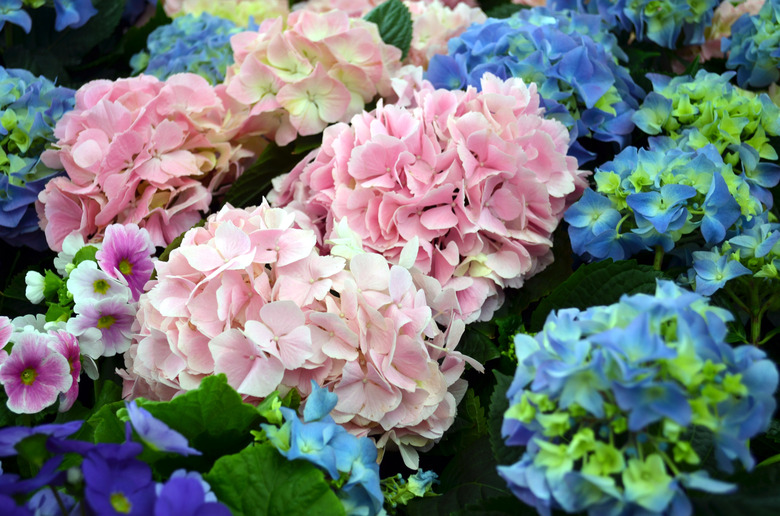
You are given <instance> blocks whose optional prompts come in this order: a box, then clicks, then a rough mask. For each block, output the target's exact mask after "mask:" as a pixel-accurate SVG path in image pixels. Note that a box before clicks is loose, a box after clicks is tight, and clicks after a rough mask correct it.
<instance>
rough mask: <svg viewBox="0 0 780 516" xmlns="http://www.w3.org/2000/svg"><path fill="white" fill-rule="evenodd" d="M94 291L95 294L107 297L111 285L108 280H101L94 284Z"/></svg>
mask: <svg viewBox="0 0 780 516" xmlns="http://www.w3.org/2000/svg"><path fill="white" fill-rule="evenodd" d="M92 289H93V290H94V291H95V294H102V295H105V294H107V293H108V291H109V290H111V285H110V284H109V283H108V282H107V281H106V280H104V279H99V280H97V281H95V282H94V283H93V284H92Z"/></svg>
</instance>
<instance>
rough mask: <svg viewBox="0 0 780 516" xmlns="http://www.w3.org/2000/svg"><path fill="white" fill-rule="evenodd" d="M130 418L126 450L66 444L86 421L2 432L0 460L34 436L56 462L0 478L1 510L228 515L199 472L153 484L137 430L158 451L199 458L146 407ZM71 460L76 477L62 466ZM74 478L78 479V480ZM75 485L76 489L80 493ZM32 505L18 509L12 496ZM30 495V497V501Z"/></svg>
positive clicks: (183, 473)
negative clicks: (71, 456) (31, 473)
mask: <svg viewBox="0 0 780 516" xmlns="http://www.w3.org/2000/svg"><path fill="white" fill-rule="evenodd" d="M128 413H129V416H130V417H129V419H130V421H128V422H127V423H126V424H125V428H126V433H125V435H126V441H125V442H124V443H119V444H116V443H97V444H93V443H89V442H85V441H76V440H72V439H68V437H69V436H71V435H73V434H74V433H76V432H77V431H78V430H79V429H80V428H81V426H82V424H83V421H71V422H68V423H62V424H51V425H40V426H37V427H33V428H29V427H8V428H3V429H2V430H0V442H2V443H3V446H2V448H0V457H3V458H5V457H12V456H14V455H16V454H17V451H16V449H15V446H16V445H17V444H18V443H20V442H21V441H22V440H24V439H26V438H27V437H30V436H32V435H45V436H48V437H47V440H46V448H47V450H49V451H50V452H51V454H52V456H51V457H50V458H49V459H48V460H47V461H46V462H45V463H44V465H43V467H41V469H40V471H39V472H38V474H37V475H36V476H35V477H33V478H30V479H21V478H19V477H18V475H14V474H10V473H0V483H2V492H1V493H0V504H2V506H3V508H4V509H5V510H6V511H10V510H12V509H11V508H13V512H12V514H16V515H24V516H27V515H29V516H32V515H33V514H59V513H60V511H61V509H62V507H64V508H65V510H66V513H67V514H81V513H84V514H128V513H130V514H155V515H158V516H174V515H176V514H209V515H214V516H229V515H230V511H229V510H228V508H227V507H225V506H224V505H223V504H221V503H220V502H218V501H217V498H216V496H215V495H214V493H213V492H211V486H209V484H208V483H207V482H206V481H205V480H203V477H201V475H200V473H197V472H195V471H186V470H183V469H179V470H176V471H174V472H173V473H171V475H170V477H169V478H168V479H167V480H166V481H165V482H156V481H155V480H154V479H153V478H152V470H151V468H150V467H149V465H148V464H147V463H145V462H143V461H142V460H140V459H138V458H137V457H138V456H139V455H140V454H141V452H142V451H143V450H144V447H143V446H142V445H141V444H140V443H139V442H136V441H132V440H131V437H132V435H133V430H135V435H137V436H138V438H139V440H140V441H142V442H144V443H147V444H150V443H152V444H154V446H153V449H157V450H161V451H166V452H169V453H176V454H179V455H185V456H186V455H200V452H199V451H198V450H194V449H192V448H190V447H189V446H187V439H186V438H185V437H184V436H182V435H181V434H180V433H178V432H176V431H175V430H172V429H171V428H169V427H168V426H167V425H166V424H165V423H163V422H161V421H159V420H157V419H155V418H154V417H153V416H152V415H151V414H150V413H149V412H147V411H146V410H144V409H143V408H140V407H136V406H134V405H131V406H128ZM68 453H76V454H78V455H80V456H81V457H82V458H83V459H82V461H81V463H80V464H78V465H75V466H72V467H71V468H70V475H68V474H67V473H66V471H64V470H62V471H61V470H60V469H59V468H60V466H61V465H62V464H63V462H64V460H65V455H66V454H68ZM74 478H75V479H77V480H75V481H74ZM66 484H71V485H70V486H69V487H71V488H73V487H76V488H77V489H79V490H81V489H83V493H84V494H83V500H76V499H74V498H73V497H72V496H70V495H69V494H67V492H66ZM74 484H75V486H74ZM15 495H21V496H20V497H19V498H28V497H29V500H28V501H27V502H26V503H24V505H19V506H17V502H16V501H15V500H14V499H13V498H11V496H15ZM30 495H32V496H31V497H30Z"/></svg>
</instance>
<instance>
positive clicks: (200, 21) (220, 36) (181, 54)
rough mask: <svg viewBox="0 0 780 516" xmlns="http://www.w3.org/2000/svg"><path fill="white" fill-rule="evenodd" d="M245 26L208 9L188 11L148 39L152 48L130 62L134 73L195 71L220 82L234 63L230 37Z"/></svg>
mask: <svg viewBox="0 0 780 516" xmlns="http://www.w3.org/2000/svg"><path fill="white" fill-rule="evenodd" d="M242 30H246V29H242V28H240V27H237V26H236V25H235V24H234V23H233V22H232V21H230V20H226V19H224V18H220V17H217V16H212V15H210V14H208V13H205V12H204V13H202V14H200V15H193V14H187V15H186V16H181V17H178V18H176V19H175V20H173V22H172V23H171V24H170V25H164V26H162V27H158V28H157V29H155V30H154V31H153V32H152V33H151V34H150V35H149V38H148V40H147V43H146V45H147V48H148V51H146V52H140V53H138V54H136V55H135V56H133V58H132V59H131V61H130V65H131V66H132V67H133V72H134V73H140V72H144V73H147V74H150V75H154V76H155V77H157V78H158V79H160V80H165V79H167V78H168V77H170V76H171V75H174V74H177V73H184V72H191V73H196V74H198V75H200V76H202V77H204V78H205V79H206V80H208V81H209V82H210V83H211V84H219V83H220V82H222V81H223V80H224V79H225V73H226V72H227V68H228V66H230V65H231V64H233V50H232V49H231V47H230V38H231V36H233V34H236V33H238V32H240V31H242Z"/></svg>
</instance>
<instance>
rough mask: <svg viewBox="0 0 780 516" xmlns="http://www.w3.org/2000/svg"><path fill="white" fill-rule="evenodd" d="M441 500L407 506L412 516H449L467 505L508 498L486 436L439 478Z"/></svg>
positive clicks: (455, 460) (413, 502) (420, 500)
mask: <svg viewBox="0 0 780 516" xmlns="http://www.w3.org/2000/svg"><path fill="white" fill-rule="evenodd" d="M439 490H441V491H442V493H443V494H442V495H441V496H434V497H430V498H416V499H414V500H412V501H410V502H409V505H408V511H409V514H410V515H412V516H433V515H450V514H453V513H457V512H458V511H459V510H461V509H462V508H463V507H465V506H466V505H467V504H475V503H481V501H482V500H486V499H489V498H495V497H506V496H511V494H510V493H509V491H508V489H507V486H506V482H504V480H503V479H502V478H501V477H499V476H498V473H497V471H496V462H495V460H494V459H493V454H492V453H491V450H490V443H489V442H488V438H487V436H485V437H482V438H480V439H479V440H477V441H476V442H474V443H472V444H471V445H470V446H469V447H468V448H466V449H463V450H462V451H461V452H460V453H459V454H458V455H456V456H455V457H453V458H452V460H451V461H450V462H449V464H448V465H447V467H446V468H444V471H443V472H442V475H441V485H440V488H438V489H437V491H439Z"/></svg>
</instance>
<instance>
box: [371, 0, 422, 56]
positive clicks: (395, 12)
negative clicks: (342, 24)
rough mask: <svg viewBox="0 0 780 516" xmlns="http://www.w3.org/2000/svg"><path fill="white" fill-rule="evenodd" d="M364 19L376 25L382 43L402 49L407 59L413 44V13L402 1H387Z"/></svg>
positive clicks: (402, 53)
mask: <svg viewBox="0 0 780 516" xmlns="http://www.w3.org/2000/svg"><path fill="white" fill-rule="evenodd" d="M364 19H366V20H368V21H370V22H372V23H376V25H377V27H379V35H380V36H382V41H384V42H385V43H387V44H388V45H393V46H395V47H398V48H400V49H401V59H405V58H406V54H408V53H409V47H410V46H411V44H412V13H410V12H409V8H408V7H406V6H405V5H404V4H403V2H401V0H387V1H386V2H383V3H381V4H379V5H378V6H376V7H374V8H373V9H372V10H371V12H369V13H368V14H367V15H365V16H364Z"/></svg>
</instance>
